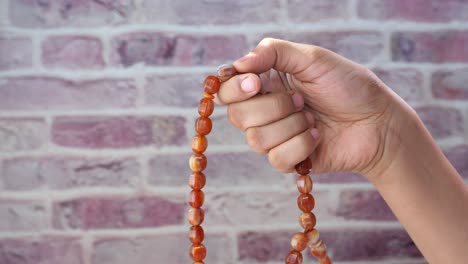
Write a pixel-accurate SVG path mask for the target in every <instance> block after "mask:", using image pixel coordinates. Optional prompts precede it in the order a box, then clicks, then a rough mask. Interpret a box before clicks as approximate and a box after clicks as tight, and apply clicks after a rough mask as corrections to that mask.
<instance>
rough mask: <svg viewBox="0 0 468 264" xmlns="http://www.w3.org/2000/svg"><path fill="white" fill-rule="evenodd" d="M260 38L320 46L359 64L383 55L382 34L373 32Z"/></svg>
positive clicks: (303, 34)
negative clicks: (272, 38) (273, 38)
mask: <svg viewBox="0 0 468 264" xmlns="http://www.w3.org/2000/svg"><path fill="white" fill-rule="evenodd" d="M260 37H261V38H263V37H275V38H281V39H287V40H290V41H294V42H299V43H305V44H313V45H317V46H321V47H324V48H327V49H330V50H332V51H334V52H337V53H339V54H340V55H342V56H345V57H347V58H348V59H351V60H354V61H357V62H361V63H368V62H372V61H376V60H378V59H379V57H380V56H382V54H383V38H382V34H381V33H379V32H374V31H336V32H317V33H316V32H299V33H285V32H272V33H269V34H264V35H263V36H260ZM261 38H259V39H258V41H260V40H261Z"/></svg>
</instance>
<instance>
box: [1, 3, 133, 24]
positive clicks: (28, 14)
mask: <svg viewBox="0 0 468 264" xmlns="http://www.w3.org/2000/svg"><path fill="white" fill-rule="evenodd" d="M9 7H10V8H9V17H10V21H11V23H12V24H13V25H14V26H18V27H26V28H48V27H62V26H76V27H93V26H107V25H109V24H121V23H124V22H126V21H127V20H128V17H129V15H130V12H131V11H132V10H133V9H134V8H135V6H134V4H133V1H131V0H116V1H93V0H79V1H68V0H58V1H37V0H11V1H10V3H9Z"/></svg>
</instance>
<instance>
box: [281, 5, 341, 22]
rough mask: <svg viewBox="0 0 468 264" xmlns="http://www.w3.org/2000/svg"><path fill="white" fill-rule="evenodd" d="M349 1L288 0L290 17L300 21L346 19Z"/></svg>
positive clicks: (294, 20) (292, 19)
mask: <svg viewBox="0 0 468 264" xmlns="http://www.w3.org/2000/svg"><path fill="white" fill-rule="evenodd" d="M348 2H349V1H348V0H325V1H324V0H319V1H307V0H288V3H287V4H288V18H289V20H291V21H293V22H298V23H310V22H316V21H323V20H330V19H346V18H348Z"/></svg>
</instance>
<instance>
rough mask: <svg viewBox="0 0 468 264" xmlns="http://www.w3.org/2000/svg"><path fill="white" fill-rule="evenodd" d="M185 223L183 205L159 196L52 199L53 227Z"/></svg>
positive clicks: (127, 226) (108, 227) (116, 226)
mask: <svg viewBox="0 0 468 264" xmlns="http://www.w3.org/2000/svg"><path fill="white" fill-rule="evenodd" d="M183 223H185V204H184V203H180V202H174V201H170V200H167V199H165V198H161V197H140V198H126V199H125V198H117V197H108V198H81V199H77V200H70V201H62V202H56V203H55V204H54V217H53V225H54V227H55V228H57V229H113V228H114V229H115V228H141V227H160V226H167V225H181V224H183Z"/></svg>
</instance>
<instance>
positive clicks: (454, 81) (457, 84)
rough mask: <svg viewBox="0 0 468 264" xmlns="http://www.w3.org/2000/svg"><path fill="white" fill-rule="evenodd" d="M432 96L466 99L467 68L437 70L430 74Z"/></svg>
mask: <svg viewBox="0 0 468 264" xmlns="http://www.w3.org/2000/svg"><path fill="white" fill-rule="evenodd" d="M432 94H433V95H434V97H437V98H443V99H449V100H467V99H468V69H460V70H455V71H438V72H435V73H434V74H433V75H432Z"/></svg>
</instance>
